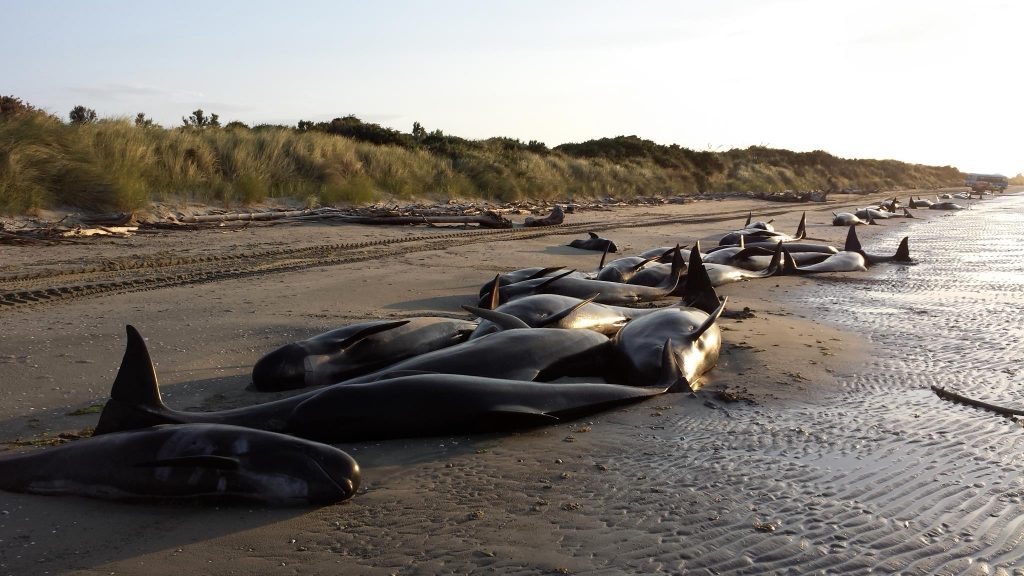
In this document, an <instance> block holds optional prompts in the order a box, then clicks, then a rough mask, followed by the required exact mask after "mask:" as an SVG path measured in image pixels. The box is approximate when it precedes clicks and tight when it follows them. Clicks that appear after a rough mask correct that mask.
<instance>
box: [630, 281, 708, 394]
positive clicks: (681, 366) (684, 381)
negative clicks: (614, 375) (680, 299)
mask: <svg viewBox="0 0 1024 576" xmlns="http://www.w3.org/2000/svg"><path fill="white" fill-rule="evenodd" d="M724 309H725V301H723V302H722V303H721V304H720V305H719V306H718V308H717V309H716V310H714V311H713V312H712V313H711V314H708V313H707V312H704V311H702V310H698V309H696V308H680V307H670V308H665V309H662V310H658V311H656V312H654V313H653V314H648V315H646V316H643V317H641V318H637V319H636V320H633V321H632V322H630V323H629V324H627V325H626V326H625V327H623V328H622V330H619V333H618V334H616V335H615V337H614V338H613V339H612V349H613V350H614V351H615V353H616V357H617V361H616V364H617V365H618V366H620V367H621V370H622V371H623V372H624V375H623V377H624V379H625V381H626V382H627V383H629V384H631V385H633V386H650V385H651V384H652V383H653V382H655V381H656V380H658V379H659V378H664V374H665V370H666V368H669V369H670V370H672V371H674V373H675V376H676V379H677V382H676V386H678V387H685V388H686V389H690V390H692V388H693V386H694V385H695V384H696V382H697V380H698V379H699V378H700V376H701V375H702V374H704V373H705V372H707V371H708V370H710V369H711V368H713V367H714V366H715V364H716V363H717V362H718V354H719V351H720V350H721V347H722V333H721V331H720V330H719V328H718V325H717V324H716V321H717V320H718V318H719V316H721V315H722V311H723V310H724Z"/></svg>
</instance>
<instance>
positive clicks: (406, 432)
mask: <svg viewBox="0 0 1024 576" xmlns="http://www.w3.org/2000/svg"><path fill="white" fill-rule="evenodd" d="M673 383H674V382H673ZM651 384H652V385H653V387H646V388H641V387H634V386H625V385H621V384H606V383H585V382H573V383H558V382H524V381H519V380H499V379H493V378H481V377H477V376H463V375H456V374H414V375H410V376H401V377H398V378H393V379H389V380H382V381H378V382H372V383H369V384H357V385H353V386H343V387H337V388H330V389H328V390H325V391H324V392H322V393H321V394H320V395H318V396H317V397H315V398H310V399H309V400H306V401H305V402H303V403H302V404H300V405H299V406H297V407H296V408H295V411H294V412H293V413H292V414H291V416H290V419H289V430H290V431H291V433H293V434H296V435H299V436H302V437H305V438H312V439H315V440H320V441H324V442H341V441H346V442H347V441H354V440H376V439H385V438H409V437H417V436H438V435H450V434H472V433H484V432H504V431H508V430H517V429H521V428H530V427H535V426H544V425H549V424H556V423H559V422H562V421H565V420H572V419H575V418H579V417H582V416H586V415H589V414H593V413H595V412H600V411H603V410H608V409H610V408H614V407H616V406H621V405H625V404H631V403H634V402H639V401H641V400H645V399H647V398H651V397H654V396H658V395H661V394H664V393H665V392H670V391H675V389H673V388H672V383H668V381H660V380H657V379H655V381H652V382H651Z"/></svg>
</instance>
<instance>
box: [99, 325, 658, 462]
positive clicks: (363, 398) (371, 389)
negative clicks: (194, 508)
mask: <svg viewBox="0 0 1024 576" xmlns="http://www.w3.org/2000/svg"><path fill="white" fill-rule="evenodd" d="M536 330H541V329H536ZM534 331H535V330H511V331H509V332H507V334H516V333H523V332H534ZM558 332H561V333H562V334H563V335H566V334H572V333H575V332H581V333H589V334H594V335H595V336H600V335H599V334H596V333H594V332H590V331H589V330H580V331H575V330H559V331H558ZM500 334H503V333H499V334H492V335H490V336H486V337H484V338H481V339H480V340H485V339H487V338H493V337H494V336H498V335H500ZM601 337H602V338H603V336H601ZM145 346H146V345H145V342H144V341H143V340H142V337H141V336H139V335H138V332H137V331H136V330H134V328H131V327H129V339H128V347H127V349H126V351H125V358H124V360H123V362H122V363H121V368H120V369H119V370H118V375H117V378H116V379H115V381H114V386H113V388H112V389H111V398H110V400H109V401H108V402H107V405H106V406H105V407H104V409H103V413H102V414H101V415H100V421H99V423H98V424H97V426H96V433H97V434H110V433H113V432H116V431H120V430H128V429H133V428H144V427H148V426H153V425H156V424H161V423H173V422H178V423H184V422H208V423H232V424H243V425H245V426H250V427H253V428H259V429H264V430H266V429H274V430H276V431H280V432H285V433H287V434H292V435H296V436H300V437H303V438H310V439H315V440H322V441H331V442H340V441H348V440H363V439H378V438H394V437H400V436H401V437H405V436H430V435H437V434H455V433H459V434H461V433H470V432H484V431H502V430H508V429H514V428H521V427H529V426H535V425H539V424H546V423H554V422H559V421H561V420H564V419H569V418H576V417H579V416H582V415H585V414H591V413H593V412H597V411H600V410H605V409H608V408H611V407H613V406H618V405H621V404H624V403H629V402H636V401H640V400H643V399H645V398H650V397H652V396H657V395H659V394H664V393H666V392H673V391H676V390H677V388H676V384H677V382H676V380H675V376H674V372H670V371H666V377H664V378H660V379H659V380H658V381H657V382H656V386H655V387H648V388H637V387H633V386H624V385H620V384H605V383H578V382H572V383H559V382H530V381H523V380H507V379H498V378H486V377H481V376H469V375H464V374H438V373H430V372H417V371H405V372H398V373H392V374H390V375H388V376H387V377H385V378H382V379H380V380H376V381H373V382H364V383H360V384H337V385H334V386H329V387H327V388H320V389H317V390H313V391H310V392H308V393H305V394H299V395H297V396H293V397H291V398H285V399H283V400H278V401H275V402H267V403H265V404H258V405H255V406H247V407H244V408H236V409H233V410H223V411H219V412H182V411H178V410H173V409H171V408H169V407H168V406H166V405H165V404H164V403H163V400H162V398H161V396H160V386H159V382H158V381H157V377H156V371H155V370H154V368H153V363H152V361H151V360H150V358H149V352H148V351H147V350H146V347H145Z"/></svg>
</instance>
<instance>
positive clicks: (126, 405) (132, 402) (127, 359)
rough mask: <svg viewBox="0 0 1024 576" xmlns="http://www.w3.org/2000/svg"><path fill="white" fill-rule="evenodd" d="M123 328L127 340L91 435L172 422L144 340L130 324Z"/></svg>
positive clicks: (173, 420) (172, 419)
mask: <svg viewBox="0 0 1024 576" xmlns="http://www.w3.org/2000/svg"><path fill="white" fill-rule="evenodd" d="M126 331H127V333H128V342H127V345H126V347H125V351H124V357H123V358H122V359H121V367H120V368H119V369H118V371H117V376H116V377H115V378H114V385H113V386H112V387H111V389H110V400H108V401H107V404H106V405H105V406H104V407H103V412H102V413H101V414H100V419H99V422H98V423H97V424H96V431H95V432H94V433H93V434H95V435H99V434H107V433H109V432H118V431H120V430H134V429H137V428H148V427H150V426H155V425H157V424H167V423H171V422H175V419H174V418H173V416H172V415H171V411H170V409H168V408H167V406H166V405H165V404H164V402H163V398H161V396H160V382H159V380H157V376H156V368H155V367H154V366H153V360H152V359H151V358H150V356H149V350H148V349H147V348H146V341H145V340H143V338H142V335H141V334H139V331H138V330H136V329H135V327H134V326H132V325H130V324H129V325H128V326H127V327H126Z"/></svg>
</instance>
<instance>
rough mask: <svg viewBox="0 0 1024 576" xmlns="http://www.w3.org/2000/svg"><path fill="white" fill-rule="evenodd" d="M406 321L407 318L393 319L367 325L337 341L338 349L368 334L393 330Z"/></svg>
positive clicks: (344, 347) (406, 322)
mask: <svg viewBox="0 0 1024 576" xmlns="http://www.w3.org/2000/svg"><path fill="white" fill-rule="evenodd" d="M408 323H409V320H395V321H394V322H385V323H384V324H378V325H376V326H368V327H366V328H363V329H362V330H360V331H358V332H356V333H355V334H353V335H351V336H349V337H348V338H345V339H344V340H342V341H341V342H338V344H337V346H338V351H341V350H345V349H346V348H349V347H351V346H352V345H353V344H355V343H357V342H359V341H360V340H363V339H365V338H367V337H369V336H373V335H374V334H379V333H381V332H387V331H388V330H393V329H395V328H398V327H399V326H405V325H406V324H408Z"/></svg>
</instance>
